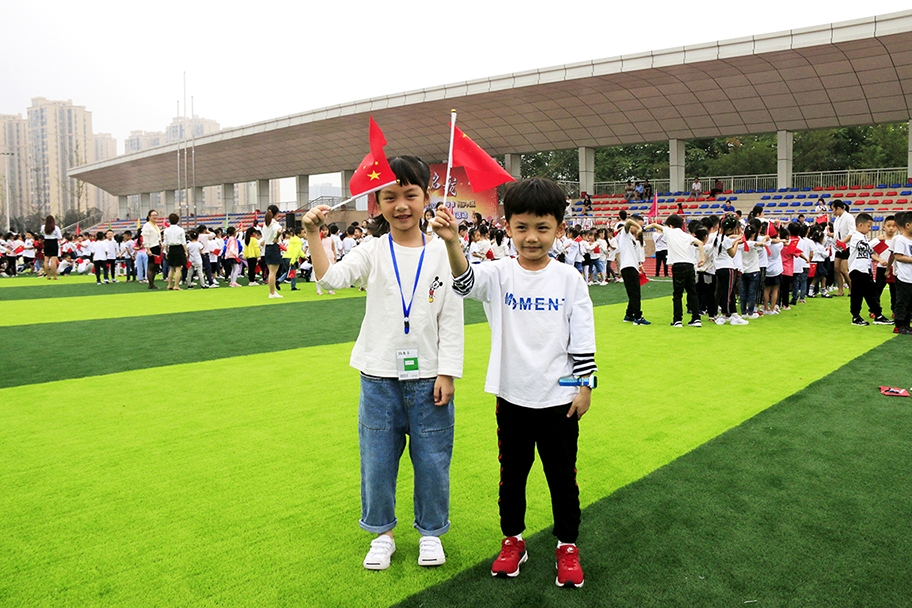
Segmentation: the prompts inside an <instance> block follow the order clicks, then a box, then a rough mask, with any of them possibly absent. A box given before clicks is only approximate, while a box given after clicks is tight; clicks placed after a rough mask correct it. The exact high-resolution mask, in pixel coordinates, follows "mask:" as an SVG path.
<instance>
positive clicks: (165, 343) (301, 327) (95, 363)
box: [0, 283, 670, 388]
mask: <svg viewBox="0 0 912 608" xmlns="http://www.w3.org/2000/svg"><path fill="white" fill-rule="evenodd" d="M67 287H73V288H78V287H81V286H79V285H72V286H67V285H61V286H59V287H57V288H55V289H47V288H41V287H27V288H23V289H30V290H32V292H33V293H36V292H42V294H47V295H48V296H50V297H53V296H54V294H59V293H60V292H62V291H65V289H66V288H67ZM87 287H89V289H94V283H92V284H91V285H88V286H87ZM103 287H106V288H107V287H115V288H116V287H121V285H114V286H109V285H105V286H103ZM130 287H131V288H132V285H131V286H130ZM647 287H650V289H649V290H647V291H644V295H645V296H646V297H647V298H648V297H659V296H662V295H666V294H667V292H668V289H670V287H669V286H668V285H667V284H665V285H663V284H661V283H656V284H652V283H650V284H649V285H648V286H647ZM8 291H9V290H8ZM251 291H252V292H256V291H257V289H256V288H251V289H250V291H246V292H244V295H243V296H241V295H240V294H236V290H219V291H218V295H214V294H212V295H210V296H209V297H208V298H207V300H208V301H213V300H214V301H215V302H216V303H219V302H222V301H226V302H230V301H232V300H235V299H238V298H240V299H242V300H243V301H244V302H248V301H250V296H249V295H247V294H250V293H251ZM590 292H591V293H592V299H593V302H594V303H595V304H596V305H597V306H598V305H605V304H611V303H615V302H618V301H622V300H625V299H626V296H625V295H624V291H623V286H622V285H612V286H607V287H592V288H591V289H590ZM4 293H5V292H4ZM92 293H93V294H94V293H96V292H92ZM283 293H284V290H283ZM346 293H347V295H349V296H354V295H355V294H354V292H352V291H351V290H348V291H347V292H346ZM171 295H176V296H177V297H182V296H181V294H171ZM254 295H256V294H254ZM262 295H263V292H260V293H259V296H262ZM295 296H297V294H295ZM58 297H59V298H60V299H62V301H60V302H58V303H57V304H58V305H61V306H66V305H67V304H68V303H69V302H71V300H69V299H68V298H69V296H62V297H60V296H58ZM101 297H102V296H98V297H97V298H96V299H95V301H96V302H106V301H107V300H101V299H100V298H101ZM153 297H156V296H154V294H153ZM190 297H191V298H192V301H188V302H186V304H188V305H196V304H197V302H196V300H197V299H199V298H198V296H197V294H195V293H194V294H193V295H191V296H190ZM302 298H303V300H304V301H297V298H288V299H287V300H286V299H283V300H281V301H282V302H283V303H284V304H285V305H283V306H267V307H263V306H248V307H243V308H215V309H214V310H198V311H195V312H176V313H171V314H147V315H145V316H135V315H137V314H138V313H143V312H147V311H145V310H143V309H139V310H132V313H133V315H134V316H126V317H122V318H116V317H115V318H104V319H89V320H74V321H68V322H66V323H53V324H46V323H33V324H29V325H7V326H2V325H0V344H3V345H4V348H6V349H7V350H8V351H9V352H14V353H16V365H15V366H3V367H0V388H2V387H9V386H19V385H22V384H36V383H39V382H49V381H52V380H63V379H67V378H81V377H84V376H89V375H103V374H112V373H117V372H122V371H127V370H131V369H142V368H144V367H149V366H162V365H172V364H177V363H191V362H194V361H207V360H211V359H217V358H223V357H231V356H234V355H237V354H239V353H242V352H276V351H282V350H288V349H291V348H297V347H301V346H312V345H318V344H331V343H337V342H349V341H353V340H355V338H357V336H358V331H359V330H360V327H361V320H362V318H363V316H364V299H363V298H360V297H345V298H330V297H322V298H321V297H318V296H316V295H311V296H308V297H303V296H302ZM112 301H113V300H112ZM154 301H155V302H157V301H158V300H154ZM148 302H149V300H140V304H145V303H148ZM255 303H260V301H259V299H257V300H256V301H255ZM47 304H48V305H51V304H52V302H50V301H49V302H48V303H47ZM179 304H184V303H183V302H180V303H179ZM23 305H26V303H23ZM5 308H6V304H4V303H2V302H0V310H5ZM134 308H135V306H134ZM112 312H117V311H116V310H115V311H112ZM125 312H126V311H125ZM36 315H37V313H36ZM19 320H20V321H23V322H29V321H28V319H19ZM33 320H34V321H37V316H36V317H35V318H34V319H33ZM465 322H466V324H469V325H470V324H474V323H484V322H485V316H484V311H483V309H482V306H481V304H480V303H478V302H475V301H473V300H467V301H466V302H465ZM266 329H269V330H274V331H277V332H278V334H279V339H276V340H256V341H254V342H253V343H252V344H251V343H245V344H244V345H243V346H242V345H241V344H240V343H239V342H237V341H236V340H233V338H234V337H238V336H255V335H258V334H259V333H260V332H263V331H264V330H266ZM159 336H161V337H162V338H159ZM152 342H154V343H155V347H154V353H150V350H149V344H150V343H152ZM98 344H104V345H110V355H109V356H104V357H101V358H94V359H93V360H92V362H91V365H86V364H85V362H84V361H82V360H81V357H80V356H79V352H80V351H83V350H85V349H89V350H92V349H93V348H95V347H96V345H98ZM242 349H243V350H242Z"/></svg>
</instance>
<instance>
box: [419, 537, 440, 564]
mask: <svg viewBox="0 0 912 608" xmlns="http://www.w3.org/2000/svg"><path fill="white" fill-rule="evenodd" d="M445 563H446V554H444V552H443V545H442V544H441V543H440V537H438V536H422V537H421V540H420V541H418V565H419V566H440V565H442V564H445Z"/></svg>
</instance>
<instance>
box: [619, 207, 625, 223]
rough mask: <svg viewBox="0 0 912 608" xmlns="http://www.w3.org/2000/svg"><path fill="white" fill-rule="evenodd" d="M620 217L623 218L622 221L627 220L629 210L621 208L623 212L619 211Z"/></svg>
mask: <svg viewBox="0 0 912 608" xmlns="http://www.w3.org/2000/svg"><path fill="white" fill-rule="evenodd" d="M618 217H619V218H621V220H622V221H623V220H626V219H627V210H626V209H621V212H620V213H618Z"/></svg>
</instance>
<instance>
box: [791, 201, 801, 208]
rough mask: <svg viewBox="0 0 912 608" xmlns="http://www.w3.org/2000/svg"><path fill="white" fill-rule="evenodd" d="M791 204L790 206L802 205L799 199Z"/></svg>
mask: <svg viewBox="0 0 912 608" xmlns="http://www.w3.org/2000/svg"><path fill="white" fill-rule="evenodd" d="M789 206H790V207H800V206H801V203H799V202H798V201H794V202H793V203H791V205H789Z"/></svg>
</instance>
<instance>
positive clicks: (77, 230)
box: [76, 222, 79, 236]
mask: <svg viewBox="0 0 912 608" xmlns="http://www.w3.org/2000/svg"><path fill="white" fill-rule="evenodd" d="M76 236H79V222H76Z"/></svg>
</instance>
